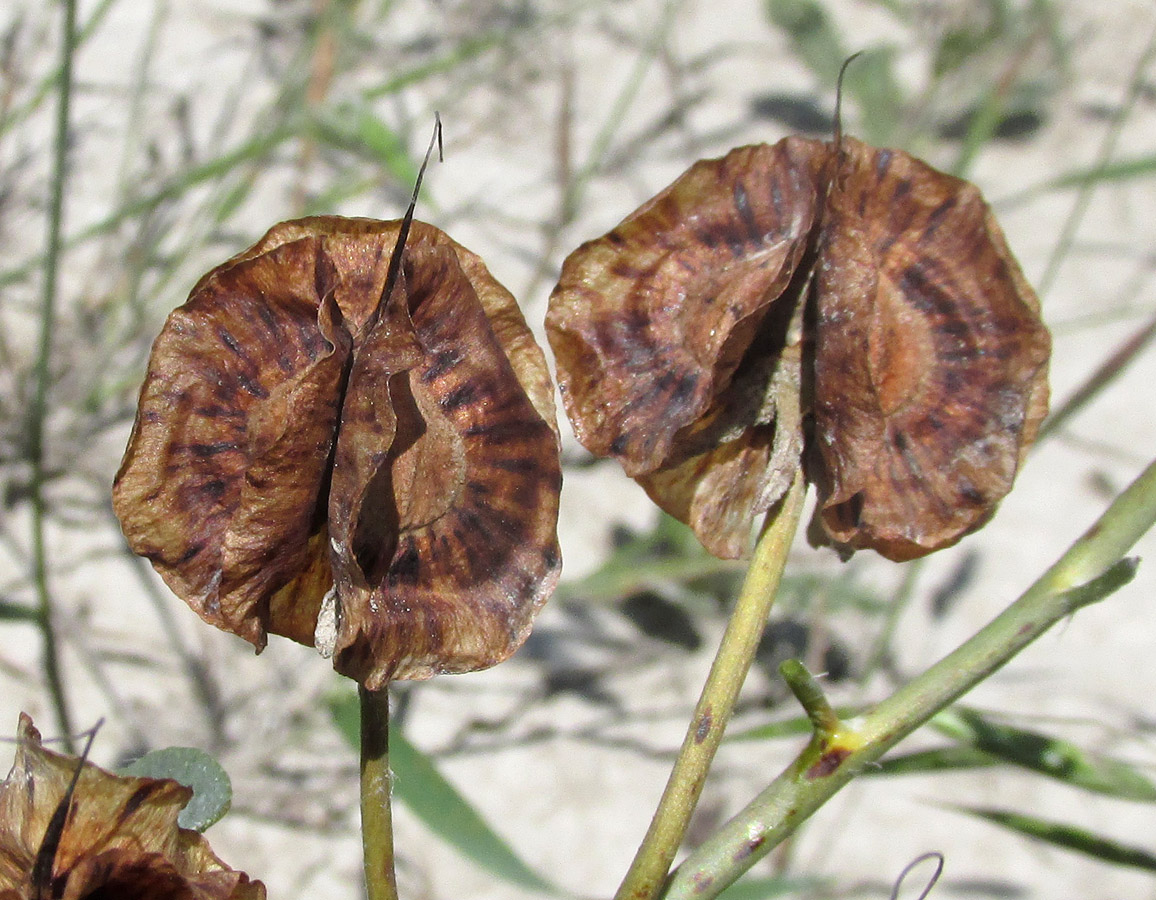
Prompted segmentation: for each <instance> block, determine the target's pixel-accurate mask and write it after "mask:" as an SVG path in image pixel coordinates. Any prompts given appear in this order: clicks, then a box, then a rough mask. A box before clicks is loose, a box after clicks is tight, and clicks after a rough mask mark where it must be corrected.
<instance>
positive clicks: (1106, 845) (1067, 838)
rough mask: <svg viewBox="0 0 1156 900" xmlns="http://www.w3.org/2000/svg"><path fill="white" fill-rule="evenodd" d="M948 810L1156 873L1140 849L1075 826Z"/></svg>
mask: <svg viewBox="0 0 1156 900" xmlns="http://www.w3.org/2000/svg"><path fill="white" fill-rule="evenodd" d="M948 808H949V809H955V810H958V811H959V812H962V813H966V814H968V815H969V816H975V817H976V818H980V819H984V820H986V821H988V822H991V823H993V824H995V825H999V826H1001V827H1003V828H1007V829H1008V830H1010V831H1014V832H1016V833H1017V834H1022V835H1026V836H1027V837H1031V838H1035V839H1036V840H1040V841H1044V842H1045V843H1048V844H1053V845H1055V846H1057V847H1064V848H1066V849H1068V850H1074V851H1076V852H1077V853H1082V854H1084V855H1085V856H1091V857H1093V858H1095V859H1099V860H1102V861H1103V862H1107V863H1112V864H1114V865H1117V866H1131V867H1133V868H1137V869H1144V870H1146V871H1148V872H1156V855H1153V854H1152V853H1149V852H1148V851H1147V850H1143V849H1141V848H1139V847H1129V846H1128V845H1127V844H1121V843H1119V842H1117V841H1114V840H1112V839H1111V838H1106V837H1103V836H1101V835H1098V834H1093V833H1092V832H1090V831H1087V830H1085V829H1083V828H1079V827H1077V826H1075V825H1067V824H1065V823H1063V822H1049V821H1047V820H1046V819H1037V818H1036V817H1035V816H1025V815H1022V814H1021V813H1015V812H1007V811H1005V810H999V809H989V808H986V807H979V806H951V807H948Z"/></svg>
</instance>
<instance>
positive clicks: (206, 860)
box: [0, 714, 265, 900]
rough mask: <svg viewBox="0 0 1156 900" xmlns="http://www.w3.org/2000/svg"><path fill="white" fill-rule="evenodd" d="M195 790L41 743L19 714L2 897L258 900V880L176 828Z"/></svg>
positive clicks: (3, 837) (4, 830) (2, 851)
mask: <svg viewBox="0 0 1156 900" xmlns="http://www.w3.org/2000/svg"><path fill="white" fill-rule="evenodd" d="M78 767H79V769H78ZM192 794H193V792H192V790H191V789H189V788H187V787H184V786H183V785H180V784H178V783H177V782H175V781H170V780H168V779H158V778H124V777H119V776H116V775H113V774H111V773H109V772H106V771H104V770H103V769H100V768H98V767H97V766H94V765H92V764H91V763H88V762H83V761H82V760H80V759H77V758H75V757H72V756H63V755H61V754H58V753H53V752H52V751H50V750H46V749H44V747H43V746H41V743H40V733H39V732H38V731H37V730H36V728H35V727H33V725H32V720H31V719H30V718H29V717H28V716H27V715H23V714H22V715H21V716H20V727H19V733H18V735H17V745H16V760H15V763H14V764H13V766H12V771H11V773H10V774H9V775H8V778H7V780H5V781H4V782H3V783H2V784H0V900H38V898H44V900H47V898H60V900H81V898H85V897H117V898H125V900H136V898H141V900H144V898H155V897H171V898H175V900H264V897H265V888H264V886H263V885H262V884H261V882H259V881H250V880H249V877H248V876H247V875H246V874H245V873H244V872H237V871H234V870H233V869H230V868H229V867H228V866H226V865H225V864H224V863H222V862H221V860H220V859H218V858H217V856H216V855H215V854H214V853H213V851H212V849H211V848H210V847H209V844H208V841H206V840H205V839H204V838H203V837H202V836H201V835H199V834H197V833H196V832H195V831H189V830H187V829H184V828H180V827H178V825H177V814H178V813H179V812H180V811H181V809H182V807H184V805H185V804H186V803H188V802H189V799H190V798H191V797H192Z"/></svg>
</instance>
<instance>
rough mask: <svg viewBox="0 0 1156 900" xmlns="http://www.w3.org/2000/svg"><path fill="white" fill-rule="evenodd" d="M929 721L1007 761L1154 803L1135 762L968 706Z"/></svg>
mask: <svg viewBox="0 0 1156 900" xmlns="http://www.w3.org/2000/svg"><path fill="white" fill-rule="evenodd" d="M932 724H933V726H934V727H935V728H936V729H937V730H939V731H940V732H941V733H943V734H947V735H949V736H950V737H952V738H954V739H955V740H957V741H959V742H960V743H961V744H963V745H964V746H967V747H971V748H973V749H976V750H979V751H982V752H983V753H987V754H990V755H991V756H994V757H997V758H998V759H1001V760H1003V761H1005V762H1009V763H1012V764H1014V765H1017V766H1019V767H1021V768H1024V769H1029V770H1031V771H1033V772H1037V773H1039V774H1040V775H1046V776H1047V777H1049V778H1054V779H1056V780H1057V781H1062V782H1064V783H1065V784H1069V785H1071V786H1072V787H1078V788H1082V789H1083V790H1086V791H1092V792H1094V793H1097V794H1106V795H1108V796H1110V797H1119V798H1120V799H1122V800H1135V801H1138V802H1143V803H1153V802H1156V784H1153V783H1152V782H1151V781H1150V780H1149V779H1148V778H1146V777H1145V776H1144V775H1142V774H1140V772H1138V771H1137V770H1136V769H1135V768H1134V767H1133V766H1130V765H1129V764H1127V763H1125V762H1123V761H1121V760H1118V759H1113V758H1111V757H1108V756H1101V755H1099V754H1094V753H1088V752H1087V751H1085V750H1083V749H1082V748H1080V747H1078V746H1076V745H1075V744H1073V743H1071V742H1069V741H1064V740H1061V739H1059V738H1055V737H1052V736H1050V735H1046V734H1041V733H1040V732H1036V731H1029V730H1027V729H1026V728H1018V727H1016V726H1014V725H1005V724H1001V723H999V722H994V721H992V720H991V719H990V718H988V717H986V716H984V715H983V714H982V713H980V712H978V711H977V710H974V709H969V708H967V707H955V708H954V709H951V710H949V711H947V712H946V713H942V714H940V715H939V716H936V718H935V719H934V720H932Z"/></svg>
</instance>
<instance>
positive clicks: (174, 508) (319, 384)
mask: <svg viewBox="0 0 1156 900" xmlns="http://www.w3.org/2000/svg"><path fill="white" fill-rule="evenodd" d="M400 227H401V223H400V222H396V221H395V222H380V221H375V220H369V219H345V218H338V217H331V216H326V217H315V218H307V219H301V220H297V221H291V222H284V223H282V224H280V225H277V226H275V227H274V228H273V229H271V230H270V231H269V233H268V234H266V235H265V237H263V238H262V239H261V240H260V241H259V242H258V243H257V244H255V245H254V246H253V247H251V248H250V249H248V250H246V251H244V252H243V253H241V254H239V255H238V256H236V257H234V258H233V259H231V260H229V261H228V262H226V263H225V264H223V265H221V266H219V267H217V268H216V269H214V270H213V271H211V272H210V273H209V274H207V275H206V276H205V277H204V278H202V279H201V280H200V282H199V283H198V284H197V285H196V287H195V288H194V289H193V291H192V294H191V296H190V298H189V300H188V301H187V302H186V303H185V304H184V306H182V307H180V308H179V309H177V310H176V311H175V312H174V313H173V314H172V315H171V316H170V318H169V320H168V322H167V324H166V325H165V327H164V330H163V331H162V333H161V335H160V337H159V338H158V339H157V341H156V344H155V345H154V347H153V353H152V357H151V360H150V362H149V369H148V375H147V377H146V380H145V384H144V387H143V388H142V390H141V396H140V406H139V410H138V413H137V420H136V425H135V428H134V431H133V435H132V438H131V440H130V443H129V446H128V450H127V451H126V453H125V459H124V462H123V463H122V465H121V469H120V472H119V473H118V475H117V478H116V485H115V488H114V506H115V508H116V512H117V515H118V516H119V517H120V520H121V524H122V526H123V528H124V531H125V534H126V536H127V537H128V540H129V543H130V545H131V546H132V548H133V550H134V551H135V552H136V553H139V554H141V555H143V556H145V557H147V558H148V559H149V560H151V561H152V563H153V565H154V566H155V567H156V569H157V571H158V572H159V573H160V574H161V576H162V577H163V578H164V579H165V581H166V582H167V583H168V584H169V585H170V587H172V589H173V590H174V591H175V592H176V593H177V594H178V595H179V596H180V597H182V598H183V599H184V600H185V601H186V602H187V603H189V605H190V606H192V607H193V609H195V610H196V611H197V612H198V613H199V614H200V615H201V616H202V618H204V619H205V620H206V621H208V622H211V623H212V624H214V625H217V626H218V627H220V628H223V629H225V630H227V631H232V632H234V633H236V634H239V635H241V636H242V637H244V638H245V639H246V640H249V641H251V642H252V643H253V644H254V645H255V646H256V647H257V648H258V650H259V649H261V648H262V647H263V646H264V644H265V641H266V634H267V633H269V632H272V633H274V634H280V635H284V636H286V637H290V638H292V639H293V640H296V641H299V642H301V643H303V644H307V645H316V646H318V647H319V648H321V649H323V650H324V651H326V652H332V654H333V657H334V665H335V667H336V669H337V670H338V671H339V672H341V673H342V674H344V675H348V676H349V677H351V678H355V679H357V680H358V681H360V682H362V683H363V684H365V685H366V686H367V687H369V688H371V689H377V688H379V687H381V686H382V685H384V684H385V683H386V682H387V681H388V680H390V679H395V678H425V677H429V676H430V675H433V674H437V673H440V672H463V671H471V670H475V669H480V668H484V667H486V666H489V665H493V664H494V663H497V662H499V661H501V660H502V659H505V658H506V657H507V656H509V655H510V654H511V653H512V652H513V651H514V650H515V649H517V647H518V646H519V645H520V644H521V643H522V641H524V640H525V638H526V636H527V635H528V633H529V629H530V623H531V619H532V618H533V616H534V614H535V612H536V611H537V610H538V609H539V608H540V607H541V605H542V604H543V603H544V602H545V600H546V597H547V596H548V595H549V593H550V592H551V591H552V589H553V586H554V584H555V583H556V581H557V578H558V573H559V570H560V565H561V563H560V556H559V551H558V542H557V533H556V531H557V516H558V493H559V489H560V484H561V470H560V464H559V460H558V439H557V433H556V424H555V415H554V408H553V393H552V391H553V387H552V383H551V381H550V377H549V373H548V370H547V369H546V365H545V359H544V356H543V354H542V352H541V349H540V348H539V347H538V346H537V344H536V343H535V342H534V340H533V337H532V336H531V334H530V331H529V329H528V328H527V326H526V323H525V320H524V319H523V318H522V315H521V312H520V311H519V309H518V307H517V304H516V303H515V301H514V298H513V297H512V296H511V295H510V294H509V293H508V292H507V291H506V290H505V289H504V288H503V287H502V286H501V285H500V284H498V283H497V282H496V281H495V280H494V278H493V277H492V276H491V275H490V273H489V271H488V270H487V269H486V267H485V265H484V264H483V263H482V261H481V260H480V259H479V258H478V257H477V256H475V255H474V254H472V253H470V252H469V251H468V250H466V249H465V248H463V247H461V246H460V245H458V244H457V243H455V242H454V241H453V240H451V239H450V238H449V237H448V236H447V235H445V234H444V233H443V232H441V231H439V230H438V229H436V228H434V227H432V226H430V225H426V224H423V223H420V222H414V223H413V226H412V230H411V231H410V232H409V236H408V240H407V241H406V242H405V248H404V253H403V254H402V256H401V257H400V259H401V264H400V267H399V269H398V272H397V275H396V280H395V283H394V284H393V285H392V287H391V288H389V290H388V296H385V293H386V291H387V276H388V274H389V268H390V259H391V254H392V253H393V251H394V248H395V244H396V243H397V241H398V236H399V231H400ZM319 617H320V623H319Z"/></svg>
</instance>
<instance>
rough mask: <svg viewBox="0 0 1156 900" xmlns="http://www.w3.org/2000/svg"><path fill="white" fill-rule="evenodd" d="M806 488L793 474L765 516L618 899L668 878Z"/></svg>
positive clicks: (650, 890)
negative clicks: (785, 488)
mask: <svg viewBox="0 0 1156 900" xmlns="http://www.w3.org/2000/svg"><path fill="white" fill-rule="evenodd" d="M805 493H806V489H805V485H804V483H803V480H802V477H801V476H796V478H795V481H794V483H793V484H792V485H791V487H790V488H789V489H788V491H787V494H786V496H785V497H784V498H783V499H782V500H781V501H780V502H779V503H778V504H777V505H776V506H775V508H774V509H772V510H771V512H770V513H769V514H768V516H767V521H766V524H765V525H764V526H763V530H762V533H761V534H760V535H759V540H758V543H757V545H756V547H755V553H754V558H753V559H752V560H751V566H750V569H748V570H747V576H746V580H745V581H744V582H743V587H742V590H741V591H740V593H739V597H738V600H737V601H736V602H735V608H734V612H733V613H731V618H730V621H729V622H728V623H727V628H726V631H725V633H724V634H723V637H722V641H721V643H720V644H719V649H718V653H717V655H716V656H715V660H714V663H713V664H712V666H711V670H710V673H709V674H708V675H707V679H706V683H705V684H704V685H703V689H702V695H701V696H700V697H699V701H698V705H697V706H696V707H695V710H694V716H693V718H692V719H691V721H690V727H689V728H688V729H687V733H686V738H685V739H684V741H683V744H682V749H681V751H680V752H679V755H678V759H677V760H676V761H675V764H674V769H673V770H672V771H671V773H670V779H669V780H668V781H667V784H666V790H665V792H664V793H663V795H662V799H661V800H660V801H659V805H658V809H657V810H656V811H655V813H654V818H653V820H652V821H651V823H650V829H649V830H648V831H647V833H646V837H645V838H644V839H643V841H642V845H641V846H640V847H639V848H638V853H637V854H636V855H635V857H634V862H633V863H632V864H631V866H630V870H629V871H628V872H627V873H626V878H625V879H624V880H623V882H622V886H621V887H620V888H619V889H618V894H617V895H616V896H617V900H650V898H653V897H655V896H657V895H658V892H659V890H660V888H661V887H662V885H663V882H664V881H665V880H666V874H667V872H668V871H669V870H670V864H671V863H672V862H673V861H674V855H675V853H676V852H677V851H678V847H679V845H680V844H681V843H682V839H683V836H684V835H685V834H686V828H687V825H688V824H689V822H690V816H691V813H693V812H694V808H695V805H696V804H697V803H698V797H699V794H700V793H701V792H702V786H703V783H704V782H705V780H706V774H707V771H708V770H709V768H710V764H711V761H712V760H713V759H714V755H715V751H716V750H717V749H718V745H719V742H720V741H721V740H722V736H723V731H724V730H725V729H726V725H727V721H728V720H729V719H730V716H731V712H732V711H733V710H734V706H735V701H736V700H737V699H738V695H739V689H740V688H741V687H742V685H743V682H744V681H745V680H746V676H747V671H748V670H749V669H750V667H751V662H752V661H753V660H754V656H755V650H756V649H757V648H758V644H759V639H760V638H761V637H762V634H763V629H764V628H765V627H766V623H767V613H768V612H769V611H770V608H771V604H772V603H773V602H774V599H775V594H776V593H777V592H778V588H779V580H780V579H781V577H782V574H783V567H784V566H785V565H786V561H787V553H788V551H789V550H790V549H791V542H792V541H793V540H794V537H795V531H796V530H797V528H798V524H799V516H800V514H801V512H802V508H803V496H804V494H805Z"/></svg>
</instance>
